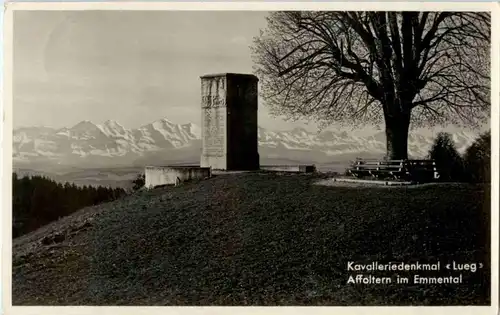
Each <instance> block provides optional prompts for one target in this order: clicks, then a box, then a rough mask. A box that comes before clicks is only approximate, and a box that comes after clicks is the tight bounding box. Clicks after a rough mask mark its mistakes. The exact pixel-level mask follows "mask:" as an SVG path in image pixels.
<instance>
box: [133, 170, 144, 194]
mask: <svg viewBox="0 0 500 315" xmlns="http://www.w3.org/2000/svg"><path fill="white" fill-rule="evenodd" d="M132 183H133V184H134V187H132V189H133V190H139V189H141V188H142V187H144V185H145V184H146V176H145V175H144V174H138V175H137V177H136V179H134V180H133V181H132Z"/></svg>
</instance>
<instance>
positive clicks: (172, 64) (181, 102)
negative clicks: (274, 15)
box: [13, 11, 293, 129]
mask: <svg viewBox="0 0 500 315" xmlns="http://www.w3.org/2000/svg"><path fill="white" fill-rule="evenodd" d="M266 15H267V13H266V12H258V11H253V12H252V11H248V12H172V11H170V12H160V11H149V12H148V11H142V12H137V11H136V12H132V11H121V12H120V11H37V12H36V11H17V12H15V17H14V103H13V106H14V127H21V126H39V125H42V126H48V127H63V126H72V125H74V124H76V123H78V122H79V121H81V120H91V121H93V122H96V123H102V122H104V121H105V120H108V119H113V120H116V121H118V122H120V123H121V124H122V125H124V126H125V127H127V128H135V127H138V126H141V125H143V124H147V123H150V122H152V121H154V120H157V119H160V118H168V119H169V120H171V121H173V122H175V123H187V122H193V123H196V124H199V123H200V120H201V109H200V98H201V96H200V78H199V77H200V75H203V74H208V73H219V72H238V73H252V60H251V54H250V49H249V45H250V44H251V43H252V38H253V37H254V36H257V35H258V34H259V29H261V28H263V27H265V26H266V21H265V17H266ZM259 105H260V106H259V124H260V125H261V126H263V127H266V128H269V127H272V128H278V129H283V128H288V127H291V126H293V125H291V124H287V123H285V122H283V121H281V120H277V119H274V118H271V117H269V114H268V111H267V110H266V108H265V106H264V105H263V102H262V101H260V103H259Z"/></svg>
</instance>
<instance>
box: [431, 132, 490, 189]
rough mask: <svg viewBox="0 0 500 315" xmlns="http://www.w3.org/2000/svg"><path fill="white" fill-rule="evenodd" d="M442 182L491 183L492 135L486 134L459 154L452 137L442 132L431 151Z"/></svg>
mask: <svg viewBox="0 0 500 315" xmlns="http://www.w3.org/2000/svg"><path fill="white" fill-rule="evenodd" d="M429 158H430V159H433V160H434V161H435V162H436V167H437V169H438V172H439V175H440V180H441V181H452V182H473V183H489V182H490V181H491V133H490V132H485V133H483V134H481V135H480V136H479V137H477V139H476V140H475V141H474V142H473V143H472V144H471V145H470V146H469V147H467V149H466V150H465V152H464V153H463V154H460V152H458V150H457V148H456V146H455V142H454V141H453V138H452V135H451V134H449V133H445V132H441V133H439V134H438V136H437V137H436V139H435V141H434V144H433V145H432V147H431V149H430V150H429Z"/></svg>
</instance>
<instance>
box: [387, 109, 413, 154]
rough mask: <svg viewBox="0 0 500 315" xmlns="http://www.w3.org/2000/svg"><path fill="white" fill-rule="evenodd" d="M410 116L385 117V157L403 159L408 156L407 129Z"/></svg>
mask: <svg viewBox="0 0 500 315" xmlns="http://www.w3.org/2000/svg"><path fill="white" fill-rule="evenodd" d="M409 127H410V118H409V117H406V116H405V115H398V116H396V117H394V118H386V120H385V135H386V141H387V142H386V143H387V155H386V157H387V159H389V160H403V159H407V158H408V131H409Z"/></svg>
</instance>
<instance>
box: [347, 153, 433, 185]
mask: <svg viewBox="0 0 500 315" xmlns="http://www.w3.org/2000/svg"><path fill="white" fill-rule="evenodd" d="M347 173H348V174H350V175H352V176H354V177H357V178H362V177H372V178H377V179H387V178H391V179H395V180H413V181H417V182H428V181H432V180H434V179H436V178H437V177H438V174H437V170H436V166H435V162H434V161H432V160H375V159H361V158H357V159H356V160H355V161H353V162H352V163H351V165H350V168H349V169H348V170H347Z"/></svg>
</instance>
